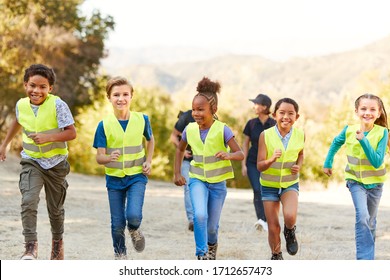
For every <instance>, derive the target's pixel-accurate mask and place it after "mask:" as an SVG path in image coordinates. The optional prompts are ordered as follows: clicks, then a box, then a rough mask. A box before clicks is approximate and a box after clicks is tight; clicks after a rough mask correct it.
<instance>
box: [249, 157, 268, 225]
mask: <svg viewBox="0 0 390 280" xmlns="http://www.w3.org/2000/svg"><path fill="white" fill-rule="evenodd" d="M246 168H247V175H248V179H249V182H250V183H251V186H252V189H253V205H254V206H255V211H256V217H257V219H262V220H263V221H267V220H266V218H265V212H264V205H263V200H262V198H261V185H260V171H259V170H257V166H256V162H246Z"/></svg>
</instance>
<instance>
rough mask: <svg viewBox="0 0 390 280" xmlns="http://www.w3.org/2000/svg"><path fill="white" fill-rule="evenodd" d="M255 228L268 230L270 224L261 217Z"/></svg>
mask: <svg viewBox="0 0 390 280" xmlns="http://www.w3.org/2000/svg"><path fill="white" fill-rule="evenodd" d="M255 228H256V229H257V230H259V231H263V230H264V231H268V224H267V222H265V221H263V220H262V219H259V220H258V221H257V222H256V223H255Z"/></svg>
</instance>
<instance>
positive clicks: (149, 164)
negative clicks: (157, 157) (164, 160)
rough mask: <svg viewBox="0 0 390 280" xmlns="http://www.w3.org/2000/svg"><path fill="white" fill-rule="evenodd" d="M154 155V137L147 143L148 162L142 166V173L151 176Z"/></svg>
mask: <svg viewBox="0 0 390 280" xmlns="http://www.w3.org/2000/svg"><path fill="white" fill-rule="evenodd" d="M153 153H154V136H153V135H152V136H151V137H150V140H149V141H146V161H145V162H144V163H143V164H142V172H143V174H145V175H149V174H150V172H151V171H152V158H153Z"/></svg>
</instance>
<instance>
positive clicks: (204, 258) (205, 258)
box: [198, 254, 209, 261]
mask: <svg viewBox="0 0 390 280" xmlns="http://www.w3.org/2000/svg"><path fill="white" fill-rule="evenodd" d="M198 260H206V261H207V260H209V258H208V256H207V254H206V255H203V256H198Z"/></svg>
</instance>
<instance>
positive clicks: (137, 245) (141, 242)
mask: <svg viewBox="0 0 390 280" xmlns="http://www.w3.org/2000/svg"><path fill="white" fill-rule="evenodd" d="M129 232H130V236H131V242H133V246H134V249H135V250H136V251H137V252H138V253H141V252H142V251H143V250H144V249H145V237H144V235H143V234H142V232H141V231H140V230H139V229H130V230H129Z"/></svg>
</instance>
